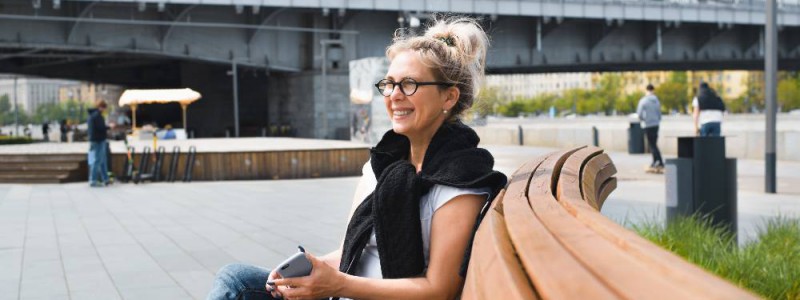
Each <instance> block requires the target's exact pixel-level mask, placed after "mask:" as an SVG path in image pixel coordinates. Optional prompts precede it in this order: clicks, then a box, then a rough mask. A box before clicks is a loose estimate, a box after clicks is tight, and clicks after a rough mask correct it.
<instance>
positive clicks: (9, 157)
mask: <svg viewBox="0 0 800 300" xmlns="http://www.w3.org/2000/svg"><path fill="white" fill-rule="evenodd" d="M86 160H87V155H86V154H0V163H14V162H18V163H28V162H33V163H36V162H76V161H86Z"/></svg>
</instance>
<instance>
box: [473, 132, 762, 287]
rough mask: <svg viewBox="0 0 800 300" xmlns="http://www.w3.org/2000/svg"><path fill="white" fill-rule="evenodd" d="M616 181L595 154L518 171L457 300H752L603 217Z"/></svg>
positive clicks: (484, 226) (536, 162) (603, 157)
mask: <svg viewBox="0 0 800 300" xmlns="http://www.w3.org/2000/svg"><path fill="white" fill-rule="evenodd" d="M615 173H616V168H615V167H614V164H613V162H612V161H611V159H610V158H609V157H608V155H607V154H605V153H603V150H602V149H600V148H597V147H580V148H574V149H570V150H566V151H561V152H555V153H551V154H548V155H545V156H542V157H537V158H535V159H533V160H531V161H529V162H527V163H525V164H524V165H523V166H522V167H520V168H519V169H518V170H517V171H516V172H515V173H514V174H513V175H512V176H511V179H510V180H509V184H508V186H507V187H506V189H505V190H504V192H502V193H500V195H498V196H497V198H496V199H495V201H494V203H493V204H492V207H491V209H490V210H489V213H487V215H486V217H485V218H484V220H483V221H482V223H481V225H480V227H479V229H478V232H477V233H476V236H475V241H474V244H473V250H472V258H471V259H470V265H469V271H468V273H467V277H466V282H465V285H464V290H463V295H462V299H539V298H542V299H601V298H602V299H757V297H756V296H755V295H753V294H751V293H749V292H747V291H745V290H742V289H740V288H738V287H736V286H734V285H733V284H730V283H728V282H727V281H725V280H723V279H721V278H719V277H716V276H715V275H713V274H711V273H708V272H706V271H705V270H703V269H701V268H699V267H697V266H695V265H693V264H691V263H689V262H687V261H685V260H683V259H682V258H680V257H679V256H677V255H674V254H672V253H671V252H669V251H666V250H664V249H662V248H660V247H659V246H657V245H655V244H653V243H650V242H649V241H647V240H646V239H644V238H641V237H639V236H638V235H637V234H635V233H633V232H631V231H629V230H627V229H625V228H624V227H622V226H620V225H618V224H616V223H615V222H613V221H611V220H609V219H608V218H606V217H604V216H603V215H601V214H600V213H599V210H600V208H601V207H602V205H603V202H604V201H605V199H606V198H607V197H608V195H609V194H610V193H611V191H613V190H614V189H615V188H616V185H617V181H616V178H615V177H613V176H614V174H615ZM643 196H645V195H643Z"/></svg>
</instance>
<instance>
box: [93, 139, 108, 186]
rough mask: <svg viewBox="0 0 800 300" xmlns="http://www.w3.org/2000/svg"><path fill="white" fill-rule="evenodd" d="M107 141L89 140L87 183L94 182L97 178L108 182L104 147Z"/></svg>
mask: <svg viewBox="0 0 800 300" xmlns="http://www.w3.org/2000/svg"><path fill="white" fill-rule="evenodd" d="M107 145H108V141H100V142H89V183H90V184H94V183H96V182H97V181H98V177H96V176H97V175H98V174H100V177H99V179H100V180H101V181H102V182H103V183H106V182H108V163H107V162H108V160H107V155H108V154H107V153H106V147H107Z"/></svg>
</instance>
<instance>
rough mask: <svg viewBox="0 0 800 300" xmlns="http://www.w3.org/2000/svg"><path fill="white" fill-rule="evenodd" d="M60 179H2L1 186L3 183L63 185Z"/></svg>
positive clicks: (0, 179)
mask: <svg viewBox="0 0 800 300" xmlns="http://www.w3.org/2000/svg"><path fill="white" fill-rule="evenodd" d="M63 182H64V181H61V180H60V179H54V178H33V179H32V178H24V179H17V178H0V184H3V183H25V184H31V183H63Z"/></svg>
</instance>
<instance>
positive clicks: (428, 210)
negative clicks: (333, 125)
mask: <svg viewBox="0 0 800 300" xmlns="http://www.w3.org/2000/svg"><path fill="white" fill-rule="evenodd" d="M361 171H362V174H363V175H362V176H363V177H362V178H363V180H366V181H365V182H366V183H368V184H367V188H365V189H363V190H362V191H360V192H361V193H362V195H358V197H359V199H364V198H366V197H367V196H368V195H369V194H370V193H371V192H372V191H373V190H375V186H376V185H377V184H378V180H377V179H376V178H375V173H374V172H372V164H371V162H369V161H368V162H367V163H366V164H364V168H363V169H362V170H361ZM490 193H491V189H490V188H489V187H485V188H475V189H461V188H455V187H451V186H446V185H438V184H437V185H434V186H433V188H431V190H430V192H428V193H427V194H425V195H423V196H422V198H420V202H419V215H420V223H421V225H422V251H423V253H424V256H425V268H426V269H427V266H428V260H429V257H430V244H431V221H432V220H433V214H434V213H435V212H436V210H437V209H439V208H440V207H442V206H443V205H445V204H446V203H447V202H449V201H450V200H453V198H455V197H458V196H461V195H485V196H486V197H489V194H490ZM355 275H356V276H359V277H368V278H378V279H380V278H383V274H382V273H381V260H380V257H379V256H378V244H377V242H376V241H375V232H374V231H373V232H372V235H371V236H370V238H369V241H368V242H367V245H366V246H365V247H364V252H363V253H362V254H361V259H360V260H359V263H358V266H357V267H356V271H355Z"/></svg>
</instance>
